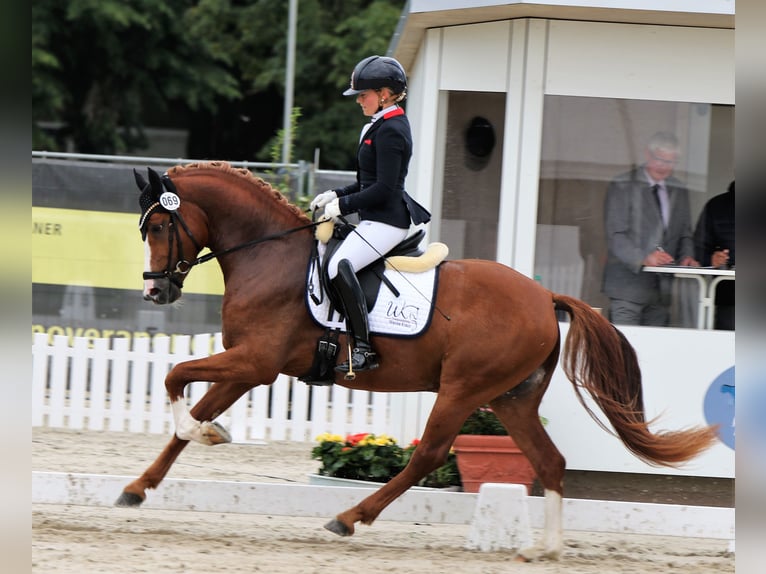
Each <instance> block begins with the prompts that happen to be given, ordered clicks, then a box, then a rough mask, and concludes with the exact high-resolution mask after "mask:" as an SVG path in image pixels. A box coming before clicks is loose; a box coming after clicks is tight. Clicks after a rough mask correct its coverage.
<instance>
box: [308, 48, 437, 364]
mask: <svg viewBox="0 0 766 574" xmlns="http://www.w3.org/2000/svg"><path fill="white" fill-rule="evenodd" d="M343 95H344V96H355V97H356V102H357V103H358V104H359V105H360V106H361V108H362V113H364V115H365V116H369V117H370V118H371V120H370V123H369V124H366V125H365V126H364V127H363V128H362V132H361V135H360V136H359V148H358V152H357V171H356V181H355V182H354V183H352V184H350V185H348V186H346V187H342V188H338V189H331V190H328V191H325V192H323V193H321V194H319V195H318V196H317V197H315V198H314V200H313V201H312V202H311V209H312V210H316V209H319V208H324V214H323V216H322V218H323V219H335V218H337V217H339V216H343V215H348V214H351V213H357V214H358V216H359V224H358V225H357V226H356V227H355V229H354V231H353V232H352V233H349V235H348V236H347V237H346V239H345V240H344V241H343V243H342V244H341V246H340V247H339V248H338V250H337V251H336V252H335V253H334V254H333V255H332V257H331V259H330V261H329V263H328V275H329V277H330V279H331V280H332V283H333V286H334V287H335V290H336V292H337V293H338V295H339V297H340V299H341V300H342V303H343V307H344V309H343V310H342V311H343V314H344V316H345V317H346V326H347V328H348V332H349V335H350V336H351V338H352V339H353V341H354V344H353V349H352V351H351V356H350V357H349V360H350V364H349V362H344V363H341V364H340V365H338V366H337V367H336V370H338V371H342V372H343V371H345V372H347V371H349V367H351V368H352V369H353V370H354V371H365V370H370V369H374V368H376V367H378V364H379V363H378V357H377V355H376V353H375V352H374V351H373V350H372V347H371V345H370V334H369V331H370V329H369V323H368V316H367V313H368V310H367V306H366V303H365V300H364V294H363V293H362V288H361V286H360V285H359V281H358V280H357V278H356V272H357V271H359V270H360V269H362V268H363V267H365V266H367V265H369V264H370V263H372V262H373V261H375V260H377V259H379V258H380V257H382V256H383V255H384V254H385V253H386V252H387V251H389V250H390V249H391V248H393V247H394V246H396V245H397V244H398V243H400V242H401V241H402V240H403V239H405V238H406V237H407V234H408V233H409V229H410V223H411V222H412V223H415V224H420V223H426V222H427V221H428V220H429V219H430V214H429V213H428V211H427V210H425V208H423V207H422V206H420V205H419V204H417V202H415V201H414V200H413V199H412V198H411V197H410V196H409V195H408V194H407V192H406V191H405V189H404V180H405V178H406V176H407V170H408V167H409V163H410V157H411V156H412V134H411V130H410V123H409V120H408V119H407V116H406V115H405V113H404V109H403V108H401V107H400V106H399V104H400V103H401V102H402V101H404V99H405V97H406V96H407V76H406V74H405V72H404V68H402V65H401V64H400V63H399V62H398V61H396V60H395V59H394V58H387V57H384V56H369V57H367V58H365V59H363V60H362V61H360V62H359V63H358V64H357V65H356V67H355V68H354V71H353V73H352V74H351V85H350V87H349V88H348V89H347V90H346V91H345V92H343Z"/></svg>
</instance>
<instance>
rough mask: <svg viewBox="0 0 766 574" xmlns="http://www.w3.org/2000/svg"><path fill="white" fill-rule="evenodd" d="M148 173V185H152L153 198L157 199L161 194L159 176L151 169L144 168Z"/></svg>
mask: <svg viewBox="0 0 766 574" xmlns="http://www.w3.org/2000/svg"><path fill="white" fill-rule="evenodd" d="M146 169H147V170H148V171H149V183H151V184H152V191H153V192H154V195H155V197H159V196H160V195H161V194H162V180H161V179H160V174H159V173H157V172H156V171H154V170H153V169H152V168H150V167H147V168H146Z"/></svg>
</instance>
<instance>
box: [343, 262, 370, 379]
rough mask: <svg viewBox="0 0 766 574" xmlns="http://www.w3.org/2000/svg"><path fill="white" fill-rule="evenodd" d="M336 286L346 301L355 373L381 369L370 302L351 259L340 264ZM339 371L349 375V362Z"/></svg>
mask: <svg viewBox="0 0 766 574" xmlns="http://www.w3.org/2000/svg"><path fill="white" fill-rule="evenodd" d="M333 286H334V287H335V291H336V292H337V293H338V296H339V297H340V299H341V301H342V302H343V314H344V315H345V316H346V328H347V331H348V335H349V337H351V338H352V340H353V342H354V347H353V349H352V351H351V368H352V370H353V371H369V370H372V369H376V368H377V367H378V361H377V356H376V354H375V351H373V350H372V346H371V345H370V325H369V320H368V317H367V303H366V302H365V299H364V292H363V291H362V286H361V285H359V279H357V277H356V273H354V267H353V266H352V265H351V262H350V261H349V260H348V259H343V260H342V261H341V262H340V263H339V264H338V275H337V277H335V279H333ZM335 370H336V371H341V372H344V373H346V372H348V371H349V365H348V361H346V362H344V363H341V364H340V365H337V366H336V367H335Z"/></svg>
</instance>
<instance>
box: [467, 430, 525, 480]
mask: <svg viewBox="0 0 766 574" xmlns="http://www.w3.org/2000/svg"><path fill="white" fill-rule="evenodd" d="M452 448H453V449H454V451H455V455H456V456H457V467H458V470H459V471H460V478H461V480H462V481H463V491H464V492H479V487H480V486H481V485H482V484H483V483H485V482H509V483H512V484H523V485H524V486H526V487H527V493H528V494H529V493H531V492H532V483H533V482H534V480H535V470H534V468H532V464H531V463H530V462H529V460H528V459H527V457H526V456H524V454H523V453H522V452H521V449H519V447H518V446H516V443H515V442H513V439H512V438H511V437H509V436H501V435H498V436H495V435H473V434H461V435H458V436H457V438H455V442H454V443H453V444H452Z"/></svg>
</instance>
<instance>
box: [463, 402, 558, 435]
mask: <svg viewBox="0 0 766 574" xmlns="http://www.w3.org/2000/svg"><path fill="white" fill-rule="evenodd" d="M540 420H541V421H542V423H543V425H546V424H548V420H547V419H546V418H545V417H540ZM460 434H486V435H507V434H508V431H507V430H506V428H505V427H504V426H503V424H502V423H501V422H500V420H499V419H498V418H497V416H495V413H494V412H492V409H491V408H489V407H488V406H483V407H479V408H478V409H476V410H475V411H473V412H472V413H471V415H470V416H469V417H468V418H467V419H466V421H465V422H464V423H463V426H461V427H460Z"/></svg>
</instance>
